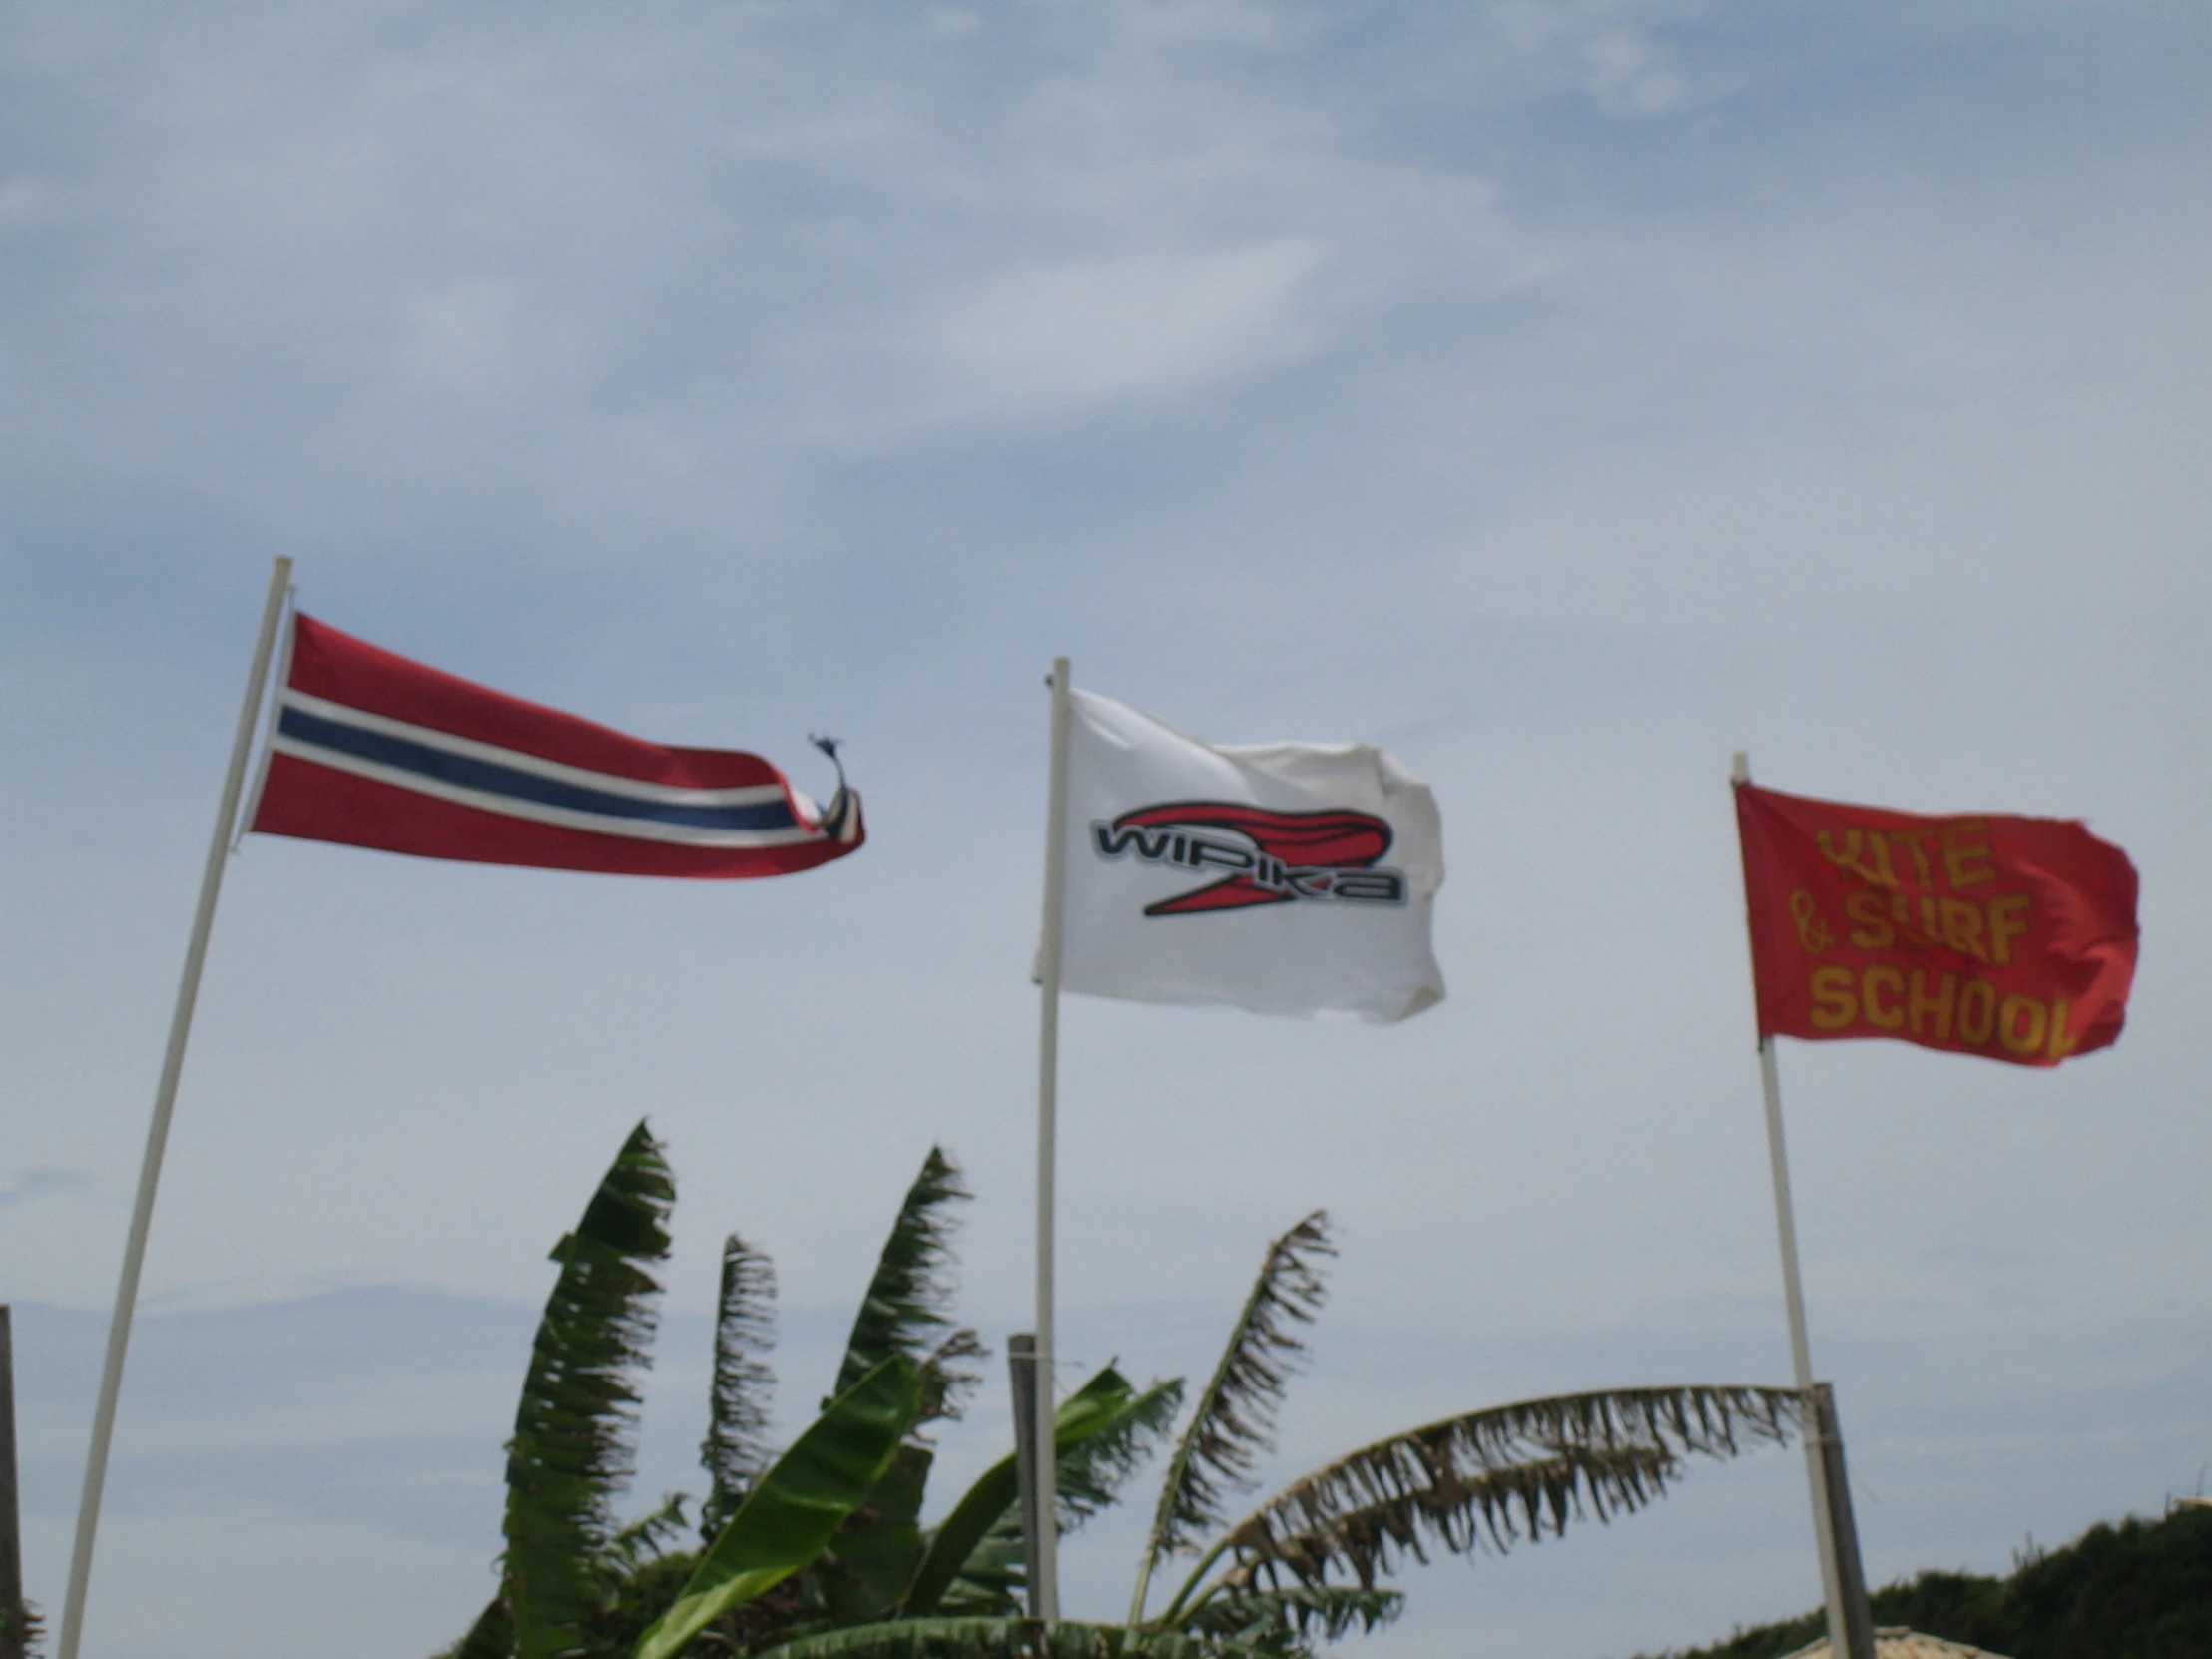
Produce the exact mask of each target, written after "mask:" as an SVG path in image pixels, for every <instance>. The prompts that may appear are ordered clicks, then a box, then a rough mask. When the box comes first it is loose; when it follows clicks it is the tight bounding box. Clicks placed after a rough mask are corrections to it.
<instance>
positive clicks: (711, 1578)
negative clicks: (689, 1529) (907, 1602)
mask: <svg viewBox="0 0 2212 1659" xmlns="http://www.w3.org/2000/svg"><path fill="white" fill-rule="evenodd" d="M920 1408H921V1379H920V1376H919V1374H918V1373H917V1371H916V1369H915V1367H914V1363H913V1362H912V1361H911V1360H908V1359H906V1358H905V1357H904V1356H900V1355H894V1356H893V1357H892V1358H890V1359H888V1360H886V1361H884V1362H883V1363H882V1364H881V1365H879V1366H877V1367H876V1368H875V1369H874V1370H873V1371H870V1372H868V1373H867V1374H866V1375H865V1376H863V1377H862V1378H861V1379H860V1380H859V1381H858V1382H857V1383H853V1384H852V1386H851V1387H849V1388H847V1389H845V1391H844V1392H843V1393H841V1394H839V1395H837V1397H836V1398H835V1399H833V1400H831V1401H830V1405H829V1408H828V1409H826V1410H825V1411H824V1412H823V1414H822V1415H821V1416H819V1417H817V1418H816V1419H815V1421H814V1422H813V1423H812V1424H810V1425H809V1426H808V1428H807V1430H806V1432H805V1433H803V1434H801V1435H800V1436H799V1438H798V1439H796V1440H794V1441H793V1442H792V1444H791V1449H790V1450H788V1451H786V1452H785V1453H784V1454H783V1456H781V1457H779V1458H777V1459H776V1461H775V1462H774V1463H772V1464H771V1465H769V1467H768V1468H767V1469H766V1470H765V1471H763V1473H762V1475H761V1477H760V1479H758V1480H756V1481H755V1482H754V1483H753V1489H752V1490H751V1491H750V1492H748V1493H747V1494H746V1498H745V1502H744V1503H742V1504H741V1505H739V1507H738V1512H737V1513H736V1514H734V1515H732V1516H731V1517H730V1521H729V1524H728V1525H726V1526H725V1527H723V1529H722V1530H721V1532H719V1533H717V1534H716V1536H715V1540H714V1542H712V1543H710V1544H709V1545H708V1546H707V1547H706V1548H705V1549H704V1550H702V1551H701V1552H700V1555H699V1559H698V1562H697V1563H696V1564H695V1565H694V1567H693V1568H692V1575H691V1577H690V1579H689V1580H687V1581H686V1583H685V1585H684V1587H683V1590H682V1592H681V1593H680V1594H679V1595H678V1596H677V1597H676V1599H675V1600H674V1601H673V1602H672V1603H671V1604H670V1605H669V1607H668V1609H667V1611H665V1612H664V1613H662V1614H661V1616H660V1617H659V1618H658V1619H656V1620H655V1621H654V1622H653V1623H652V1625H650V1626H649V1627H648V1628H647V1629H646V1631H645V1633H644V1634H643V1635H641V1636H640V1637H639V1638H638V1641H637V1645H636V1646H635V1647H634V1648H633V1649H632V1650H631V1652H632V1656H633V1659H676V1656H677V1655H678V1654H681V1653H683V1652H684V1650H685V1649H686V1648H687V1647H689V1646H690V1644H691V1641H692V1639H693V1638H694V1637H695V1636H698V1635H699V1634H700V1633H701V1632H702V1631H704V1630H705V1629H706V1628H707V1627H708V1626H709V1625H711V1624H714V1623H715V1622H716V1621H718V1620H720V1619H722V1618H724V1617H726V1616H727V1615H729V1614H730V1613H732V1612H735V1611H737V1610H738V1609H740V1608H743V1607H745V1606H746V1605H748V1604H749V1603H752V1602H755V1601H758V1600H759V1599H760V1598H761V1597H762V1596H764V1595H767V1594H768V1593H769V1592H771V1591H773V1590H775V1589H776V1588H777V1587H778V1586H779V1585H782V1584H783V1583H785V1582H786V1581H787V1580H788V1579H790V1578H791V1576H792V1575H793V1574H794V1573H796V1572H799V1571H800V1570H801V1569H802V1568H804V1567H806V1566H808V1565H810V1564H811V1563H813V1562H814V1561H815V1559H816V1558H817V1557H818V1556H820V1555H821V1554H822V1552H823V1549H824V1547H825V1546H826V1545H828V1543H829V1542H830V1538H831V1537H832V1536H834V1535H835V1533H836V1530H837V1528H838V1526H839V1525H840V1524H841V1523H842V1522H843V1520H844V1518H845V1517H846V1516H847V1515H849V1514H851V1513H852V1511H853V1510H855V1509H857V1508H858V1507H859V1506H860V1505H861V1504H863V1503H865V1502H866V1501H867V1499H868V1495H869V1493H871V1492H873V1491H874V1490H875V1489H876V1486H877V1484H878V1482H880V1481H881V1480H882V1478H883V1475H884V1473H885V1471H886V1470H888V1469H889V1468H890V1466H891V1461H892V1459H893V1458H894V1457H895V1456H896V1455H897V1454H898V1452H899V1450H900V1448H901V1447H902V1446H903V1445H905V1443H906V1436H907V1434H908V1432H909V1431H910V1430H911V1429H912V1428H913V1425H914V1414H915V1413H916V1412H917V1411H918V1410H919V1409H920Z"/></svg>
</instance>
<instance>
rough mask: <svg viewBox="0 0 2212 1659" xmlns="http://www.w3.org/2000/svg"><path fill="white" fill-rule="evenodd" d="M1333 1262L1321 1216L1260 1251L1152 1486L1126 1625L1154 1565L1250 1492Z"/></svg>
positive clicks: (1136, 1612)
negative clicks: (1301, 1329) (1152, 1505)
mask: <svg viewBox="0 0 2212 1659" xmlns="http://www.w3.org/2000/svg"><path fill="white" fill-rule="evenodd" d="M1336 1253H1337V1248H1336V1246H1335V1245H1334V1244H1333V1243H1332V1242H1331V1240H1330V1237H1329V1217H1328V1214H1327V1213H1326V1212H1325V1211H1321V1210H1316V1211H1315V1212H1314V1213H1313V1214H1312V1215H1310V1216H1308V1217H1307V1218H1306V1219H1305V1220H1304V1221H1302V1222H1300V1223H1299V1224H1298V1225H1297V1226H1296V1227H1294V1228H1292V1229H1291V1230H1290V1231H1289V1232H1288V1233H1285V1234H1284V1235H1283V1236H1282V1237H1281V1238H1279V1239H1277V1240H1276V1241H1275V1242H1274V1243H1273V1244H1271V1245H1269V1246H1268V1254H1267V1259H1266V1260H1265V1261H1263V1262H1262V1263H1261V1264H1260V1277H1259V1278H1258V1279H1257V1280H1256V1281H1254V1283H1253V1286H1252V1294H1251V1295H1250V1296H1248V1297H1246V1298H1245V1305H1244V1309H1243V1311H1242V1312H1241V1313H1239V1314H1238V1316H1237V1323H1236V1324H1235V1326H1233V1327H1232V1328H1231V1329H1230V1333H1229V1344H1228V1346H1227V1347H1226V1348H1225V1349H1223V1351H1222V1356H1221V1360H1220V1363H1219V1364H1217V1365H1216V1366H1215V1367H1214V1375H1213V1376H1212V1377H1211V1378H1209V1379H1208V1380H1207V1383H1206V1386H1205V1389H1204V1390H1203V1391H1202V1392H1201V1393H1200V1394H1199V1396H1198V1402H1197V1404H1196V1405H1195V1406H1194V1407H1193V1409H1192V1411H1191V1421H1190V1425H1189V1426H1188V1427H1187V1428H1185V1429H1184V1431H1183V1437H1182V1439H1181V1440H1180V1441H1179V1442H1178V1443H1177V1445H1176V1448H1175V1455H1174V1456H1173V1457H1172V1458H1170V1459H1169V1461H1168V1466H1167V1472H1166V1475H1165V1477H1164V1478H1163V1479H1162V1481H1161V1483H1160V1501H1159V1505H1158V1507H1157V1508H1156V1509H1155V1510H1154V1512H1153V1516H1152V1530H1151V1532H1150V1534H1149V1535H1148V1536H1147V1537H1146V1539H1145V1552H1144V1558H1143V1559H1142V1560H1141V1561H1140V1562H1139V1563H1138V1566H1137V1586H1136V1593H1135V1595H1134V1596H1132V1598H1131V1600H1130V1610H1129V1616H1130V1618H1131V1619H1132V1620H1138V1619H1142V1618H1143V1617H1144V1603H1145V1592H1146V1590H1147V1588H1148V1587H1149V1586H1150V1584H1151V1581H1152V1572H1153V1569H1154V1568H1155V1567H1156V1566H1158V1565H1159V1563H1160V1561H1161V1560H1162V1559H1163V1558H1164V1557H1166V1556H1168V1555H1171V1554H1174V1553H1177V1552H1179V1551H1187V1550H1189V1549H1191V1548H1193V1547H1194V1546H1195V1545H1196V1543H1197V1541H1198V1539H1199V1538H1201V1537H1202V1536H1204V1535H1205V1534H1206V1533H1207V1532H1210V1531H1212V1530H1213V1529H1214V1528H1216V1527H1218V1526H1220V1525H1221V1524H1222V1523H1223V1522H1224V1521H1226V1520H1227V1519H1228V1518H1229V1516H1228V1512H1227V1510H1226V1509H1225V1507H1224V1505H1225V1502H1226V1500H1227V1498H1228V1495H1229V1494H1230V1493H1231V1492H1233V1491H1238V1492H1241V1491H1249V1490H1251V1487H1252V1479H1251V1475H1252V1468H1253V1465H1254V1463H1255V1462H1257V1461H1258V1459H1259V1456H1260V1454H1261V1453H1262V1452H1264V1451H1267V1450H1268V1449H1270V1447H1271V1445H1272V1443H1273V1440H1272V1435H1273V1433H1274V1428H1275V1408H1276V1406H1277V1405H1279V1404H1280V1403H1282V1399H1283V1388H1284V1384H1285V1383H1288V1382H1289V1380H1290V1375H1291V1367H1292V1366H1293V1364H1294V1363H1295V1362H1296V1360H1297V1358H1298V1356H1299V1355H1300V1354H1301V1353H1303V1352H1304V1350H1305V1347H1306V1345H1305V1344H1304V1343H1303V1342H1301V1341H1300V1340H1299V1337H1298V1333H1297V1330H1296V1327H1297V1326H1300V1325H1307V1324H1311V1323H1312V1321H1313V1318H1314V1316H1315V1314H1317V1313H1318V1312H1320V1310H1321V1305H1322V1302H1323V1300H1324V1298H1325V1297H1326V1296H1327V1294H1328V1287H1327V1284H1326V1282H1325V1280H1324V1279H1323V1277H1322V1272H1323V1269H1322V1259H1323V1258H1324V1257H1329V1256H1334V1255H1336Z"/></svg>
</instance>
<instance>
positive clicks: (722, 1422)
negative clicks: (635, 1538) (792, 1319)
mask: <svg viewBox="0 0 2212 1659" xmlns="http://www.w3.org/2000/svg"><path fill="white" fill-rule="evenodd" d="M775 1346H776V1265H775V1264H774V1263H773V1262H771V1261H770V1260H769V1259H768V1256H767V1254H766V1253H765V1252H762V1251H759V1250H756V1249H754V1248H753V1246H751V1245H749V1244H747V1243H746V1242H745V1240H743V1239H741V1238H739V1237H738V1235H737V1234H735V1233H733V1234H731V1235H730V1236H729V1237H728V1238H727V1239H725V1240H723V1241H722V1288H721V1292H720V1294H719V1295H718V1297H717V1298H716V1302H715V1376H714V1385H713V1389H712V1391H711V1392H710V1394H709V1396H708V1401H709V1405H708V1412H709V1416H708V1424H707V1437H706V1439H704V1440H703V1441H701V1442H700V1446H699V1460H700V1462H701V1463H702V1464H704V1465H705V1466H706V1469H707V1472H708V1474H709V1475H711V1476H712V1477H713V1480H714V1484H713V1486H712V1487H711V1488H710V1489H709V1491H708V1493H707V1502H706V1505H705V1507H704V1508H702V1509H701V1511H700V1515H699V1530H700V1533H701V1535H702V1536H704V1537H708V1538H712V1537H713V1536H714V1535H715V1534H716V1533H717V1532H719V1531H721V1530H722V1523H723V1522H724V1521H726V1520H728V1519H729V1518H730V1516H731V1515H732V1514H733V1513H735V1512H736V1510H737V1507H738V1505H739V1504H740V1503H742V1502H743V1501H744V1500H745V1494H746V1492H747V1491H748V1490H749V1489H750V1488H751V1487H752V1485H753V1482H754V1481H755V1480H756V1479H758V1478H759V1477H760V1473H761V1471H762V1470H763V1469H765V1468H767V1467H768V1465H769V1462H770V1461H771V1459H773V1458H774V1456H775V1455H776V1453H775V1448H774V1447H772V1446H771V1445H770V1444H769V1441H768V1425H769V1396H770V1391H771V1390H772V1389H773V1388H774V1387H775V1385H776V1374H775V1373H774V1372H772V1371H771V1370H770V1369H769V1367H768V1364H767V1362H766V1361H764V1360H763V1359H762V1358H761V1356H763V1355H764V1354H766V1353H767V1352H768V1351H769V1350H770V1349H772V1348H774V1347H775Z"/></svg>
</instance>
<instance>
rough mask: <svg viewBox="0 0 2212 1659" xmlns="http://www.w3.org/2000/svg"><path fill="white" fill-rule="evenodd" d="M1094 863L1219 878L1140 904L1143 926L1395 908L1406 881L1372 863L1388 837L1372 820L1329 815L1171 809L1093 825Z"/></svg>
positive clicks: (1174, 805)
mask: <svg viewBox="0 0 2212 1659" xmlns="http://www.w3.org/2000/svg"><path fill="white" fill-rule="evenodd" d="M1091 839H1092V843H1093V845H1094V846H1095V847H1096V849H1097V852H1098V855H1099V856H1100V857H1101V858H1126V857H1129V856H1131V855H1134V856H1136V857H1137V858H1140V859H1142V860H1143V861H1144V862H1146V863H1148V864H1168V865H1172V866H1173V867H1175V868H1177V869H1188V870H1197V871H1205V872H1214V871H1219V872H1220V878H1219V879H1217V880H1214V881H1210V882H1208V883H1207V884H1206V885H1205V886H1203V887H1194V888H1192V889H1191V890H1190V891H1189V892H1184V893H1177V894H1176V895H1175V896H1174V897H1173V898H1163V899H1161V900H1160V901H1159V902H1158V903H1157V904H1147V905H1146V906H1145V908H1144V913H1145V914H1146V915H1148V916H1182V915H1195V914H1203V913H1205V912H1208V911H1213V910H1241V909H1246V908H1249V907H1250V906H1252V905H1254V904H1292V903H1297V902H1299V901H1300V900H1319V901H1322V902H1326V903H1342V904H1402V903H1404V902H1405V876H1404V874H1403V873H1402V872H1400V871H1398V870H1394V869H1383V868H1379V867H1378V866H1377V863H1376V860H1377V859H1379V858H1381V857H1382V856H1383V853H1385V852H1387V851H1388V850H1389V849H1390V840H1391V834H1390V827H1389V825H1388V824H1387V823H1385V822H1384V821H1383V820H1382V819H1379V818H1377V817H1376V816H1375V815H1374V814H1373V813H1355V812H1352V811H1350V810H1349V809H1342V808H1340V809H1334V810H1329V811H1323V812H1313V813H1279V812H1274V811H1272V810H1270V809H1269V808H1266V807H1245V806H1240V805H1238V804H1237V803H1236V802H1233V801H1171V802H1166V803H1163V804H1162V805H1160V806H1157V807H1140V808H1138V809H1137V810H1136V811H1134V812H1129V813H1123V814H1122V815H1121V816H1120V817H1119V818H1117V819H1115V820H1114V821H1113V822H1112V823H1110V824H1109V823H1107V822H1106V821H1104V820H1103V819H1094V820H1092V821H1091Z"/></svg>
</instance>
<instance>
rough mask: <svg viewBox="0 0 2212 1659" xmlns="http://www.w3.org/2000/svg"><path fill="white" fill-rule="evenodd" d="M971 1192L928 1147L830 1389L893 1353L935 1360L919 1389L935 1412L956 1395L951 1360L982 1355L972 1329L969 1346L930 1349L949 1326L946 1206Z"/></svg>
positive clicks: (950, 1221) (950, 1222)
mask: <svg viewBox="0 0 2212 1659" xmlns="http://www.w3.org/2000/svg"><path fill="white" fill-rule="evenodd" d="M969 1196H970V1195H969V1193H968V1190H967V1187H966V1186H965V1185H964V1184H963V1183H962V1182H961V1180H960V1169H959V1166H958V1165H957V1164H955V1163H953V1162H952V1160H951V1159H949V1158H947V1157H946V1156H945V1155H944V1151H943V1149H942V1148H940V1147H934V1146H933V1147H931V1148H930V1149H929V1156H928V1157H927V1158H925V1159H923V1160H922V1165H921V1173H920V1174H919V1175H917V1176H915V1177H914V1184H913V1185H912V1186H911V1187H909V1188H908V1189H907V1190H906V1199H905V1202H904V1203H902V1204H901V1205H900V1206H899V1207H898V1219H897V1220H896V1221H894V1222H893V1223H892V1224H891V1232H890V1237H889V1238H887V1239H886V1240H884V1241H883V1252H882V1255H881V1256H880V1257H878V1258H877V1260H876V1264H875V1277H874V1278H873V1279H871V1280H870V1281H869V1282H868V1288H867V1295H866V1297H865V1298H864V1299H862V1301H861V1303H860V1311H859V1314H858V1315H857V1316H856V1317H855V1318H854V1320H853V1322H852V1334H851V1336H850V1337H848V1338H847V1339H846V1340H845V1349H844V1360H843V1363H842V1364H841V1365H839V1366H838V1368H837V1383H836V1386H835V1388H834V1389H832V1390H831V1392H832V1394H838V1393H842V1392H844V1390H845V1389H847V1388H849V1387H851V1386H852V1384H853V1383H856V1382H857V1381H859V1379H860V1377H861V1376H862V1375H863V1374H864V1373H866V1372H869V1371H872V1370H874V1369H875V1368H876V1367H877V1366H879V1365H881V1364H882V1363H883V1362H884V1361H885V1360H888V1359H889V1358H890V1357H891V1356H892V1355H894V1354H896V1355H903V1356H904V1357H905V1358H907V1359H909V1360H912V1361H914V1362H915V1363H916V1364H917V1365H925V1366H926V1365H927V1364H928V1362H930V1360H931V1359H932V1358H934V1359H935V1361H936V1365H937V1368H938V1370H939V1372H940V1375H939V1376H938V1377H937V1378H936V1379H934V1380H933V1381H931V1382H925V1383H924V1385H923V1391H924V1395H925V1397H930V1398H933V1399H934V1400H935V1401H936V1402H937V1404H938V1406H939V1408H940V1413H941V1408H942V1406H943V1405H944V1403H945V1402H946V1401H948V1400H956V1399H957V1396H958V1393H959V1388H960V1384H959V1382H958V1380H957V1376H956V1375H952V1374H956V1373H957V1371H958V1368H957V1366H956V1362H957V1361H958V1360H960V1359H962V1358H966V1357H969V1356H971V1355H972V1354H974V1353H979V1352H980V1345H977V1344H974V1342H973V1333H969V1334H968V1336H969V1341H968V1344H967V1345H965V1346H963V1347H960V1348H955V1347H954V1345H952V1344H950V1343H943V1346H942V1347H941V1348H937V1352H936V1354H935V1355H934V1356H932V1353H931V1350H932V1348H933V1347H936V1345H938V1344H940V1343H942V1339H941V1338H939V1337H938V1335H937V1334H938V1333H939V1332H941V1331H944V1330H945V1329H946V1327H948V1326H949V1325H950V1324H951V1323H952V1322H951V1320H950V1319H948V1318H947V1317H946V1313H945V1310H946V1309H947V1308H949V1307H950V1306H951V1303H952V1293H953V1283H952V1275H951V1269H952V1234H953V1230H954V1225H955V1224H954V1218H953V1216H952V1215H951V1213H950V1208H949V1207H950V1206H951V1205H952V1204H954V1203H956V1202H965V1201H966V1200H967V1198H968V1197H969ZM825 1403H828V1402H827V1401H825Z"/></svg>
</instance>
